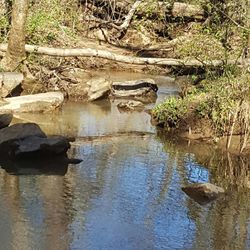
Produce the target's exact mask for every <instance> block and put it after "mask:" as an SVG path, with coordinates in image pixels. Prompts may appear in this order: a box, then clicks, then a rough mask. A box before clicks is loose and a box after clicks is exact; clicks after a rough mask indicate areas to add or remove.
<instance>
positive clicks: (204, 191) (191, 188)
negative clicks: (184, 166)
mask: <svg viewBox="0 0 250 250" xmlns="http://www.w3.org/2000/svg"><path fill="white" fill-rule="evenodd" d="M182 190H183V191H184V192H185V193H186V194H187V195H188V196H190V197H191V198H192V199H193V200H195V201H196V202H198V203H199V204H201V205H204V204H207V203H209V202H211V201H213V200H215V199H217V198H218V197H219V196H220V195H221V194H223V193H224V192H225V191H224V189H223V188H221V187H218V186H215V185H213V184H211V183H195V184H191V185H188V186H185V187H182Z"/></svg>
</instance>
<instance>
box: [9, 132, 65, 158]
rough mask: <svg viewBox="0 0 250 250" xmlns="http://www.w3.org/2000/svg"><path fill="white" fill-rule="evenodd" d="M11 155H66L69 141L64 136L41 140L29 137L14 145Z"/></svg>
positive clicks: (40, 138) (37, 137) (36, 137)
mask: <svg viewBox="0 0 250 250" xmlns="http://www.w3.org/2000/svg"><path fill="white" fill-rule="evenodd" d="M13 144H14V147H13V151H12V155H13V156H14V157H19V158H20V157H34V156H51V155H63V154H66V152H67V150H68V149H69V148H70V143H69V140H68V139H67V138H66V137H64V136H51V137H47V138H42V137H39V136H29V137H26V138H24V139H21V140H17V141H15V142H14V143H13Z"/></svg>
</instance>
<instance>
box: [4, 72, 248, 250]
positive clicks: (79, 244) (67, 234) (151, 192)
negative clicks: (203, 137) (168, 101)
mask: <svg viewBox="0 0 250 250" xmlns="http://www.w3.org/2000/svg"><path fill="white" fill-rule="evenodd" d="M115 77H118V76H115ZM130 77H132V76H131V75H130ZM134 77H135V76H134ZM138 77H139V76H138ZM156 80H157V81H158V83H159V86H160V89H159V99H158V101H161V100H162V99H163V98H165V97H166V96H168V95H171V94H173V93H175V92H176V91H177V89H176V86H175V85H174V83H173V82H172V81H169V79H166V78H157V79H156ZM20 120H21V121H32V122H37V123H38V124H40V125H41V127H42V129H43V130H44V131H46V132H47V133H49V134H64V135H70V136H76V137H77V140H76V141H75V142H74V143H73V144H72V148H71V150H70V152H69V155H70V156H72V157H75V158H81V159H83V161H82V162H81V163H80V164H78V165H69V166H66V167H65V168H66V169H64V170H63V171H62V172H55V173H53V171H52V172H51V171H50V172H46V171H43V172H38V171H34V169H32V167H29V168H26V169H25V171H19V172H18V173H12V174H9V173H7V172H6V171H5V170H4V169H0V218H1V220H0V249H3V250H8V249H23V250H26V249H86V250H88V249H89V250H92V249H93V250H95V249H105V250H106V249H115V250H116V249H135V250H140V249H170V250H171V249H197V250H200V249H201V250H202V249H215V250H217V249H250V192H249V191H250V190H249V188H250V185H249V163H248V159H244V158H239V157H234V156H232V155H229V154H225V153H223V152H222V151H221V150H220V149H217V148H215V147H213V146H211V145H207V144H204V143H199V142H187V141H181V140H177V139H174V138H166V137H165V136H164V135H161V133H159V132H157V131H156V130H155V128H154V127H153V126H152V125H151V123H150V116H149V115H148V114H147V113H145V112H133V113H120V112H119V111H118V109H117V108H116V106H115V105H114V104H113V103H110V102H108V101H100V102H95V103H89V104H86V103H85V104H81V103H67V104H66V105H65V106H64V107H63V109H62V111H60V112H58V113H56V114H54V115H53V116H52V115H51V114H49V115H46V114H43V115H42V114H37V115H34V114H33V115H28V114H26V115H25V114H22V115H20V116H19V117H18V119H17V121H20ZM34 167H35V166H34ZM196 182H211V183H214V184H217V185H219V186H221V187H223V188H225V189H226V194H225V195H224V196H222V197H221V198H219V199H218V200H216V201H214V202H212V203H210V204H208V205H206V206H201V205H199V204H198V203H196V202H195V201H194V200H192V199H190V198H189V197H188V196H187V195H186V194H185V193H183V192H182V190H181V187H182V186H183V185H185V184H188V183H196Z"/></svg>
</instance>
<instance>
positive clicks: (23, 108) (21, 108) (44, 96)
mask: <svg viewBox="0 0 250 250" xmlns="http://www.w3.org/2000/svg"><path fill="white" fill-rule="evenodd" d="M4 101H6V103H3V104H2V105H1V106H0V112H2V113H4V112H47V111H52V110H55V109H56V108H58V107H60V106H61V105H62V103H63V101H64V96H63V93H61V92H47V93H41V94H35V95H24V96H17V97H10V98H5V99H4Z"/></svg>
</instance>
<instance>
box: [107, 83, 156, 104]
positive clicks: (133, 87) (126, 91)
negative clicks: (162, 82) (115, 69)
mask: <svg viewBox="0 0 250 250" xmlns="http://www.w3.org/2000/svg"><path fill="white" fill-rule="evenodd" d="M157 90H158V87H157V84H156V83H155V81H154V80H152V79H141V80H135V81H123V82H113V84H112V86H111V97H113V98H129V99H135V100H139V101H142V102H144V103H150V102H154V101H155V100H156V97H157V95H156V92H157Z"/></svg>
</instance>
